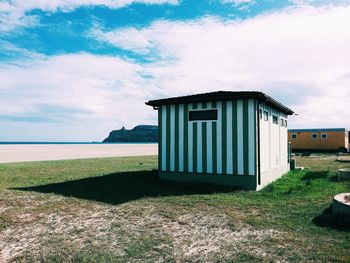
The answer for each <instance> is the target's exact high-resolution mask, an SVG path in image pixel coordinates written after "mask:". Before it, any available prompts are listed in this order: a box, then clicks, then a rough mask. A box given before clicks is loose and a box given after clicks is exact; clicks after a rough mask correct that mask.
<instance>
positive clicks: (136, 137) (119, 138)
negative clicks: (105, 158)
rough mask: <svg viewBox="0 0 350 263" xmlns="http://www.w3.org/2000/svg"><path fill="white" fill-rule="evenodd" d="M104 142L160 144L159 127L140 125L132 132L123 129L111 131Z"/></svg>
mask: <svg viewBox="0 0 350 263" xmlns="http://www.w3.org/2000/svg"><path fill="white" fill-rule="evenodd" d="M103 142H158V126H156V125H138V126H136V127H134V128H133V129H131V130H127V129H125V127H122V128H121V129H120V130H114V131H111V132H110V134H109V136H108V137H107V138H106V139H104V140H103Z"/></svg>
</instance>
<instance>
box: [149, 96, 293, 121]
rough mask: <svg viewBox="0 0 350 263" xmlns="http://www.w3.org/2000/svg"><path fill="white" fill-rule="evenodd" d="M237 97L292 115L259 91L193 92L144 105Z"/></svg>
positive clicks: (222, 99) (157, 105)
mask: <svg viewBox="0 0 350 263" xmlns="http://www.w3.org/2000/svg"><path fill="white" fill-rule="evenodd" d="M239 99H256V100H258V101H260V102H262V103H266V104H268V105H270V106H272V107H275V108H277V109H278V110H280V111H281V112H283V113H285V114H288V115H292V114H293V113H294V112H293V111H292V110H291V109H289V108H288V107H286V106H284V105H283V104H282V103H280V102H278V101H277V100H275V99H273V98H271V97H270V96H268V95H266V94H265V93H263V92H260V91H215V92H209V93H201V94H194V95H189V96H181V97H173V98H166V99H159V100H150V101H148V102H146V105H149V106H153V107H159V106H161V105H169V104H185V103H196V102H210V101H226V100H239Z"/></svg>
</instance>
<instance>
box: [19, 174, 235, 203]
mask: <svg viewBox="0 0 350 263" xmlns="http://www.w3.org/2000/svg"><path fill="white" fill-rule="evenodd" d="M13 189H14V190H21V191H34V192H39V193H54V194H59V195H63V196H68V197H76V198H81V199H86V200H93V201H98V202H104V203H108V204H114V205H117V204H122V203H125V202H129V201H133V200H137V199H140V198H144V197H159V196H179V195H193V194H212V193H217V192H232V191H234V190H235V189H234V188H229V187H222V186H215V185H210V184H193V183H176V182H169V181H163V180H159V178H158V171H137V172H120V173H112V174H106V175H103V176H97V177H90V178H84V179H79V180H74V181H67V182H62V183H53V184H47V185H40V186H34V187H22V188H13Z"/></svg>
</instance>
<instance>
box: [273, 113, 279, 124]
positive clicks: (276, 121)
mask: <svg viewBox="0 0 350 263" xmlns="http://www.w3.org/2000/svg"><path fill="white" fill-rule="evenodd" d="M272 122H273V123H274V124H278V117H277V116H276V115H273V116H272Z"/></svg>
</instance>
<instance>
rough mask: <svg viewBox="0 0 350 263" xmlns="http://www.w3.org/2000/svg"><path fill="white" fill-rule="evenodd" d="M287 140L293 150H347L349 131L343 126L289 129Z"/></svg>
mask: <svg viewBox="0 0 350 263" xmlns="http://www.w3.org/2000/svg"><path fill="white" fill-rule="evenodd" d="M288 141H289V142H291V144H292V151H293V152H298V151H299V152H347V151H348V150H349V132H348V130H347V129H345V128H330V129H290V130H288Z"/></svg>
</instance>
